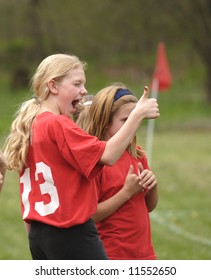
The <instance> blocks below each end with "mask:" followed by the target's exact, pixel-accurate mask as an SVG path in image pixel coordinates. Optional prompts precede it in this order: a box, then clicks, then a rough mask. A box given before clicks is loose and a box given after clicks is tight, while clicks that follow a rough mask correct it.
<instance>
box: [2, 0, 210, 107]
mask: <svg viewBox="0 0 211 280" xmlns="http://www.w3.org/2000/svg"><path fill="white" fill-rule="evenodd" d="M0 17H1V25H0V59H1V68H2V69H4V71H5V70H6V71H9V72H10V73H11V75H12V83H14V86H19V85H20V86H21V85H22V84H24V83H25V82H26V81H25V77H26V75H27V73H29V72H30V69H31V68H32V67H33V66H34V65H37V64H38V63H39V62H40V61H41V60H42V59H43V58H44V57H45V56H47V55H49V54H51V53H55V52H72V53H74V54H76V55H78V56H80V57H81V58H82V59H84V60H87V61H94V62H95V63H98V64H101V65H107V64H112V65H115V64H124V65H128V64H133V65H144V67H145V69H146V70H147V69H148V67H149V65H150V64H151V65H152V59H154V56H153V57H152V54H153V53H154V52H155V50H156V48H157V44H158V42H159V41H164V42H166V44H167V45H168V48H169V49H171V50H174V52H177V53H180V52H181V53H182V52H183V53H184V52H186V53H187V54H188V55H187V56H184V57H185V59H186V60H189V61H191V60H192V59H194V57H195V56H196V55H198V57H199V58H200V61H201V63H203V65H204V67H205V70H206V77H205V78H206V80H205V83H206V84H205V85H206V97H207V101H208V102H210V103H211V80H210V77H211V55H210V50H211V36H210V35H211V1H210V0H175V1H169V0H162V1H157V0H132V1H128V0H87V1H86V0H62V1H58V0H19V1H16V0H10V1H8V0H1V1H0ZM187 63H188V61H187ZM150 70H152V69H150Z"/></svg>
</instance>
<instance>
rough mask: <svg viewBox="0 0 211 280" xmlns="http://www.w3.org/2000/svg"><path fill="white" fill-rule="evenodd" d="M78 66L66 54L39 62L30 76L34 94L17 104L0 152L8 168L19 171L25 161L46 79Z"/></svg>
mask: <svg viewBox="0 0 211 280" xmlns="http://www.w3.org/2000/svg"><path fill="white" fill-rule="evenodd" d="M80 67H82V68H83V69H85V68H86V63H84V62H82V61H80V60H79V58H78V57H77V56H74V55H69V54H53V55H50V56H48V57H47V58H45V59H44V60H43V61H42V62H41V63H40V65H39V66H38V68H37V70H36V72H35V74H34V76H33V77H32V79H31V89H32V91H33V94H34V97H33V98H31V99H30V100H28V101H26V102H24V103H23V104H22V105H21V106H20V108H19V110H18V111H17V113H16V114H15V119H14V121H13V123H12V125H11V129H10V134H9V136H8V137H7V139H6V142H5V146H4V154H5V157H6V160H7V168H8V169H9V170H16V171H18V172H20V171H21V170H22V169H23V167H24V165H25V164H26V158H27V152H28V147H29V143H30V137H31V127H32V122H33V120H34V118H35V117H36V116H37V115H38V114H39V111H40V105H41V103H42V101H43V100H45V99H47V98H48V96H49V93H50V91H49V88H48V86H47V84H48V82H49V81H50V80H52V79H54V80H55V81H58V82H60V81H62V80H63V78H64V77H65V76H66V75H68V74H69V72H70V71H71V70H73V69H77V68H80Z"/></svg>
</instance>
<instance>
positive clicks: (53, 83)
mask: <svg viewBox="0 0 211 280" xmlns="http://www.w3.org/2000/svg"><path fill="white" fill-rule="evenodd" d="M47 86H48V88H49V91H50V92H51V93H53V94H57V93H58V89H57V83H56V81H54V80H50V81H49V82H48V83H47Z"/></svg>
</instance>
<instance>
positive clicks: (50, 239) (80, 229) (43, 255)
mask: <svg viewBox="0 0 211 280" xmlns="http://www.w3.org/2000/svg"><path fill="white" fill-rule="evenodd" d="M29 246H30V251H31V255H32V259H34V260H107V259H108V258H107V255H106V253H105V249H104V247H103V243H102V241H101V240H100V238H99V236H98V232H97V229H96V226H95V223H94V222H93V220H92V219H90V220H89V221H87V222H86V223H84V224H81V225H77V226H73V227H70V228H57V227H54V226H50V225H47V224H43V223H40V222H35V221H33V222H32V224H31V228H30V232H29Z"/></svg>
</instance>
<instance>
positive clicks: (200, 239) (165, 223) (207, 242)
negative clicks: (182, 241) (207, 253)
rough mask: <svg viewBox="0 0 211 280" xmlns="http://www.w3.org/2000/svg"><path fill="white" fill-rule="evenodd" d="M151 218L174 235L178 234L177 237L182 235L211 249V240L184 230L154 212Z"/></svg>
mask: <svg viewBox="0 0 211 280" xmlns="http://www.w3.org/2000/svg"><path fill="white" fill-rule="evenodd" d="M150 218H151V219H152V220H153V221H154V222H156V223H158V224H160V225H162V226H164V227H165V228H166V229H167V230H169V231H171V232H173V233H174V234H177V235H180V236H183V237H185V238H187V239H189V240H191V241H194V242H198V243H201V244H203V245H206V246H210V247H211V240H210V239H207V238H204V237H202V236H196V235H194V234H192V233H190V232H188V231H186V230H183V229H182V228H181V227H179V226H177V225H175V224H173V223H172V222H170V221H169V220H167V219H165V217H164V216H161V215H160V214H159V213H157V212H153V213H151V214H150Z"/></svg>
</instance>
